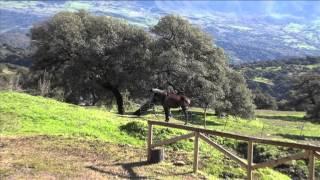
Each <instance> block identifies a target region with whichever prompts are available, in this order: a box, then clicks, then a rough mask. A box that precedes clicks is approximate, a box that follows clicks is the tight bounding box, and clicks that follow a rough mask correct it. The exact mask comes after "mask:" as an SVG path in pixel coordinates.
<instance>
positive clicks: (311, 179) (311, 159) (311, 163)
mask: <svg viewBox="0 0 320 180" xmlns="http://www.w3.org/2000/svg"><path fill="white" fill-rule="evenodd" d="M314 153H315V152H314V151H309V164H308V166H309V178H308V179H309V180H314V179H315V178H314V174H315V173H314V172H315V169H314V164H315V159H314Z"/></svg>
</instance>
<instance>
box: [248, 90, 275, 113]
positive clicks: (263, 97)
mask: <svg viewBox="0 0 320 180" xmlns="http://www.w3.org/2000/svg"><path fill="white" fill-rule="evenodd" d="M253 94H254V104H255V105H256V106H257V109H272V110H276V109H277V108H278V106H277V101H276V99H275V98H274V97H272V96H271V95H270V94H268V93H263V92H262V91H261V90H256V91H255V92H253Z"/></svg>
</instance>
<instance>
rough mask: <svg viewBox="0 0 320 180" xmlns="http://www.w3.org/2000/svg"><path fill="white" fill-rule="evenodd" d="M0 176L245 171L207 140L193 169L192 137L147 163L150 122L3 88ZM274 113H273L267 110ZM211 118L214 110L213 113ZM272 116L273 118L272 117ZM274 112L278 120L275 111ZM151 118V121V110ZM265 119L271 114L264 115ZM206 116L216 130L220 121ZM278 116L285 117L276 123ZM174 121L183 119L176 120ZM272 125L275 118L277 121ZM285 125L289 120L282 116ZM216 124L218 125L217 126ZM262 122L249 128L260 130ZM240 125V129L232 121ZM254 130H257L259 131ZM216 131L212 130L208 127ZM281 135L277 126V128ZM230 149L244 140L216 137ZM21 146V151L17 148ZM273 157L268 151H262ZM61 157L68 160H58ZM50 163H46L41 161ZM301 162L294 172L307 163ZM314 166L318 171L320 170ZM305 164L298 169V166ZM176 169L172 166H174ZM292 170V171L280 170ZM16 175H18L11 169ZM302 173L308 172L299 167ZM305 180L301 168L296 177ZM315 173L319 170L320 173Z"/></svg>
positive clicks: (160, 131) (159, 133)
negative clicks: (157, 160) (179, 163)
mask: <svg viewBox="0 0 320 180" xmlns="http://www.w3.org/2000/svg"><path fill="white" fill-rule="evenodd" d="M0 102H1V103H0V136H1V139H2V140H1V143H0V148H1V149H2V150H1V152H0V153H1V155H3V156H2V157H8V158H4V159H3V158H2V159H1V160H0V162H1V163H0V164H1V165H0V169H1V171H0V176H1V177H5V178H10V177H11V178H18V177H25V176H27V177H30V178H37V177H38V178H44V177H55V178H57V177H60V178H63V177H78V178H79V177H80V178H81V177H95V178H107V177H115V176H118V177H124V178H126V177H127V178H129V177H147V178H170V177H175V178H181V179H184V178H195V177H197V178H204V177H211V178H215V177H220V178H228V177H229V178H244V176H245V171H244V170H243V169H241V168H240V167H239V166H238V165H236V164H235V163H234V162H233V161H231V160H230V159H227V158H224V157H223V156H222V154H220V153H218V152H217V151H216V150H213V149H212V148H210V147H209V146H207V145H206V144H204V143H203V144H202V145H201V147H202V148H201V154H200V157H201V163H200V170H201V172H200V174H198V175H197V176H195V175H193V174H190V173H188V172H190V170H191V169H192V157H193V156H192V147H193V144H192V142H190V141H181V142H179V143H177V144H174V145H170V146H167V148H166V149H167V150H166V151H167V152H166V154H167V158H166V160H165V161H164V162H163V163H160V164H157V165H146V164H145V162H144V160H145V158H146V157H145V153H144V152H145V150H144V148H143V147H144V144H145V135H146V129H147V126H146V124H145V123H144V121H145V119H142V118H135V119H134V116H130V115H125V116H119V115H116V114H114V113H113V112H107V111H105V110H102V109H98V108H85V107H79V106H75V105H70V104H66V103H61V102H58V101H56V100H52V99H47V98H43V97H36V96H31V95H27V94H23V93H13V92H0ZM270 114H271V113H270V112H268V115H270ZM208 117H209V115H208ZM270 117H271V116H270ZM277 117H280V116H279V114H277ZM147 118H154V117H153V116H152V115H148V116H147ZM265 118H267V119H268V117H265ZM211 121H212V120H209V121H208V128H210V127H211V124H212V125H213V126H215V127H219V126H220V125H219V123H220V121H221V123H222V122H223V121H224V120H223V119H221V120H214V121H212V122H211ZM238 121H241V120H237V121H235V122H232V121H230V122H229V123H228V125H225V126H226V127H227V129H228V130H230V129H231V128H232V127H233V126H234V128H235V129H238V128H236V126H237V127H239V125H236V124H234V123H238ZM275 121H279V122H280V121H281V120H275ZM174 122H175V123H177V122H180V121H178V120H174ZM274 123H275V122H273V124H274ZM283 123H284V121H283ZM217 124H218V125H217ZM256 124H257V122H255V121H251V122H250V123H247V125H249V126H252V127H255V126H256ZM235 125H236V126H235ZM252 127H251V128H250V129H256V128H252ZM311 127H312V128H317V125H315V124H313V125H311V126H310V127H309V125H306V126H305V128H306V130H307V131H308V132H310V131H311V132H312V131H314V130H312V129H310V130H309V128H311ZM211 128H212V127H211ZM275 131H277V130H275ZM280 132H282V133H284V131H283V130H280V129H279V133H280ZM154 133H155V138H156V140H157V139H159V138H160V139H163V138H169V137H172V136H174V135H178V134H182V133H185V132H183V131H178V130H170V129H165V128H155V132H154ZM217 140H218V141H219V142H222V143H224V145H225V146H228V147H229V148H234V147H238V148H239V149H237V148H236V150H237V151H238V150H240V151H239V152H241V147H242V144H241V143H236V142H235V141H230V140H228V139H217ZM17 149H18V150H17ZM256 150H257V152H259V153H258V154H259V156H261V157H260V158H259V159H264V158H267V157H268V158H270V157H273V156H276V155H277V154H278V153H280V152H282V151H283V149H270V147H266V146H259V147H256ZM266 153H267V154H268V156H266V155H265V154H266ZM61 159H64V162H65V163H64V164H61V163H59V160H61ZM177 160H182V161H184V162H186V165H185V166H184V167H175V166H173V163H174V162H176V161H177ZM44 162H48V163H44ZM305 167H306V165H305V162H303V161H302V162H300V163H299V166H294V168H298V170H297V172H300V171H301V168H302V169H303V168H305ZM319 168H320V164H319V167H317V172H318V169H319ZM299 169H300V170H299ZM173 170H174V171H173ZM281 171H283V172H287V170H283V169H282V170H281ZM14 172H19V173H14ZM302 172H303V171H302ZM255 174H256V176H258V177H261V178H263V177H264V178H271V179H279V178H280V179H288V178H287V177H286V176H284V175H282V174H280V173H278V172H275V171H273V170H271V169H262V170H259V171H257V172H256V173H255ZM291 175H292V176H300V177H303V176H305V175H303V173H302V174H301V173H300V175H298V174H295V175H293V174H291ZM317 176H318V174H317Z"/></svg>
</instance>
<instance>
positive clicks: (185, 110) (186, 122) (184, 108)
mask: <svg viewBox="0 0 320 180" xmlns="http://www.w3.org/2000/svg"><path fill="white" fill-rule="evenodd" d="M181 108H182V111H183V114H184V119H185V123H184V124H185V125H187V124H188V113H187V107H186V106H181Z"/></svg>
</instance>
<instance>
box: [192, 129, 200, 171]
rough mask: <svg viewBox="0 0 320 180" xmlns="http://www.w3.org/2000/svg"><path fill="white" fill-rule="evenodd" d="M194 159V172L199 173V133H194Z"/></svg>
mask: <svg viewBox="0 0 320 180" xmlns="http://www.w3.org/2000/svg"><path fill="white" fill-rule="evenodd" d="M194 135H195V136H194V158H193V172H194V173H197V171H198V162H199V132H194Z"/></svg>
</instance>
